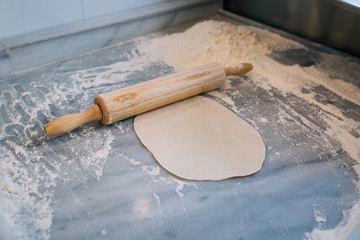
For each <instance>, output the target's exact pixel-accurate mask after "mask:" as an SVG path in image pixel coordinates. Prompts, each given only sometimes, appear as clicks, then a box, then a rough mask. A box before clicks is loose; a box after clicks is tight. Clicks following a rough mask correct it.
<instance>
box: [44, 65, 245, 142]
mask: <svg viewBox="0 0 360 240" xmlns="http://www.w3.org/2000/svg"><path fill="white" fill-rule="evenodd" d="M251 69H252V65H251V64H249V63H241V64H237V65H234V66H232V67H227V68H224V67H223V66H221V65H220V64H218V63H210V64H206V65H203V66H200V67H196V68H193V69H190V70H187V71H184V72H179V73H174V74H171V75H168V76H165V77H160V78H156V79H153V80H150V81H147V82H143V83H139V84H136V85H132V86H129V87H125V88H122V89H118V90H114V91H111V92H108V93H103V94H100V95H97V96H96V97H95V100H94V105H93V106H92V107H90V108H89V109H87V110H86V111H84V112H80V113H75V114H70V115H66V116H63V117H60V118H58V119H55V120H54V121H52V122H50V123H48V124H46V125H45V127H44V130H45V133H46V135H48V136H55V135H59V134H62V133H65V132H68V131H71V130H73V129H75V128H77V127H79V126H81V125H82V124H84V123H87V122H91V121H95V120H99V121H101V123H102V124H104V125H108V124H111V123H113V122H117V121H120V120H122V119H125V118H128V117H131V116H135V115H137V114H140V113H143V112H146V111H149V110H152V109H155V108H158V107H162V106H164V105H167V104H170V103H173V102H176V101H179V100H182V99H185V98H188V97H192V96H194V95H197V94H200V93H202V92H206V91H210V90H213V89H216V88H219V87H221V86H222V85H223V84H224V82H225V79H226V76H227V75H240V74H245V73H247V72H249V71H250V70H251Z"/></svg>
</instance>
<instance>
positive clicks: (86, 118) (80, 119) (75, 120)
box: [44, 104, 102, 136]
mask: <svg viewBox="0 0 360 240" xmlns="http://www.w3.org/2000/svg"><path fill="white" fill-rule="evenodd" d="M101 119H102V112H101V109H100V107H99V106H98V105H96V104H95V105H93V106H92V107H90V108H89V109H87V110H85V111H83V112H80V113H74V114H70V115H66V116H63V117H60V118H57V119H55V120H54V121H52V122H49V123H48V124H46V125H45V126H44V130H45V133H46V135H47V136H55V135H59V134H63V133H66V132H69V131H71V130H74V129H75V128H77V127H80V126H81V125H83V124H84V123H88V122H91V121H95V120H101Z"/></svg>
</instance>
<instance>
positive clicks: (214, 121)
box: [134, 96, 265, 180]
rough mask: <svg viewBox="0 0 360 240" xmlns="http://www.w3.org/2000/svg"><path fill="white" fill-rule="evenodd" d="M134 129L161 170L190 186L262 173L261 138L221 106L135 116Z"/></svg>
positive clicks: (197, 101) (204, 103)
mask: <svg viewBox="0 0 360 240" xmlns="http://www.w3.org/2000/svg"><path fill="white" fill-rule="evenodd" d="M134 129H135V132H136V134H137V136H138V137H139V138H140V140H141V142H142V143H143V144H144V145H145V147H146V148H147V149H148V150H149V151H150V152H151V153H152V154H153V156H154V157H155V159H156V160H157V161H158V162H159V164H160V165H161V166H162V167H164V168H165V169H166V170H168V171H169V172H171V173H172V174H174V175H176V176H178V177H181V178H185V179H189V180H222V179H226V178H231V177H237V176H247V175H250V174H253V173H255V172H257V171H259V170H260V168H261V166H262V164H263V162H264V158H265V145H264V142H263V140H262V138H261V136H260V135H259V133H258V132H257V131H256V130H255V129H254V128H253V127H251V126H250V125H249V124H248V123H246V122H245V121H244V120H243V119H241V118H240V117H238V116H237V115H236V114H234V113H233V112H232V111H230V110H229V109H227V108H226V107H225V106H223V105H221V104H220V103H218V102H216V101H214V100H211V99H208V98H205V97H201V96H196V97H192V98H190V99H187V100H183V101H181V102H177V103H173V104H170V105H168V106H165V107H162V108H159V109H156V110H153V111H150V112H147V113H144V114H141V115H138V116H137V117H136V118H135V120H134Z"/></svg>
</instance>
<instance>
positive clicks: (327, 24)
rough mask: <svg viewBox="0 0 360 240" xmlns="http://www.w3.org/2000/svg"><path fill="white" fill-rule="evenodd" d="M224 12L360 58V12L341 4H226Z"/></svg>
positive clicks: (261, 0)
mask: <svg viewBox="0 0 360 240" xmlns="http://www.w3.org/2000/svg"><path fill="white" fill-rule="evenodd" d="M224 9H225V10H227V11H230V12H233V13H236V14H239V15H242V16H245V17H248V18H251V19H254V20H257V21H260V22H262V23H265V24H268V25H271V26H274V27H277V28H280V29H283V30H286V31H288V32H291V33H295V34H297V35H300V36H303V37H306V38H308V39H311V40H314V41H317V42H320V43H324V44H327V45H329V46H332V47H335V48H337V49H340V50H343V51H346V52H348V53H351V54H353V55H356V56H358V57H360V8H358V7H356V6H353V5H350V4H347V3H344V2H342V1H337V0H225V1H224Z"/></svg>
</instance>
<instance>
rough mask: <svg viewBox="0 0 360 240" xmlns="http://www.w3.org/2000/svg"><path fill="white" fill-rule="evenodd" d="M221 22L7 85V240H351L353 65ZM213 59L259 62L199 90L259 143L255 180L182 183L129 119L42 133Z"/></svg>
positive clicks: (356, 127)
mask: <svg viewBox="0 0 360 240" xmlns="http://www.w3.org/2000/svg"><path fill="white" fill-rule="evenodd" d="M215 20H216V21H214V20H210V21H205V22H200V23H197V24H196V25H194V26H192V27H191V28H188V29H187V30H186V28H185V29H177V33H173V34H170V35H166V34H153V35H150V36H146V37H143V38H139V39H135V40H132V41H128V42H124V43H121V44H117V45H114V46H111V47H107V48H103V49H99V50H97V51H93V52H89V53H86V54H83V55H78V56H76V57H72V58H69V59H66V60H63V61H60V62H55V63H50V64H47V65H44V66H40V67H37V68H33V69H30V70H28V71H26V72H22V73H18V74H13V75H10V76H8V77H5V78H1V79H0V129H1V130H0V239H118V238H120V239H140V238H142V239H144V238H145V239H171V238H174V239H199V238H201V239H264V236H266V239H331V238H333V239H345V238H346V237H347V236H348V235H349V234H350V233H351V231H352V230H353V229H354V228H355V227H356V226H357V225H358V224H359V222H360V217H359V215H360V202H359V199H360V198H359V187H360V183H359V174H360V167H359V162H360V89H359V88H360V80H359V79H360V78H359V77H360V61H359V59H357V58H354V57H351V56H348V55H345V54H342V53H339V52H336V51H333V50H331V49H328V48H326V47H323V46H321V45H317V44H313V43H309V42H305V41H303V40H301V42H299V41H296V40H290V39H289V38H286V37H284V36H280V35H278V34H276V33H273V32H271V31H269V30H266V29H261V28H257V27H253V26H249V25H243V24H241V23H240V22H236V21H235V22H234V20H230V19H227V18H225V17H216V18H215ZM230 22H231V23H230ZM185 30H186V31H185ZM285 35H286V34H285ZM287 37H289V36H287ZM290 37H291V36H290ZM293 39H294V38H293ZM208 62H219V63H221V64H223V65H225V66H226V65H231V64H233V63H236V62H250V63H252V64H253V65H254V69H253V71H251V72H250V73H248V74H247V75H245V76H240V77H236V76H231V77H228V79H227V81H226V84H225V85H224V86H223V88H221V89H219V90H215V91H212V92H209V93H206V94H204V96H206V97H209V98H212V99H214V100H216V101H218V102H220V103H221V104H223V105H225V106H226V107H228V108H230V109H231V110H232V111H234V112H235V113H236V114H238V115H239V116H240V117H242V118H243V119H245V120H246V121H247V122H248V123H249V124H250V125H252V126H253V127H255V128H256V129H257V130H258V131H259V133H260V134H261V136H262V137H263V140H264V142H265V145H266V148H267V153H266V159H265V162H264V165H263V168H262V170H261V171H260V172H258V173H256V174H254V175H251V176H249V177H244V178H233V179H229V180H225V181H219V182H211V181H200V182H199V181H185V180H182V179H179V178H176V177H174V176H172V175H171V174H169V173H168V172H166V170H164V169H162V168H161V167H159V165H158V164H157V162H156V161H155V160H154V158H153V157H152V155H151V154H150V153H149V152H148V151H147V150H146V149H145V148H144V147H143V146H142V145H141V143H140V141H139V140H138V139H137V137H136V135H135V133H134V131H133V126H132V122H133V118H130V119H126V120H124V121H121V122H118V123H114V124H112V125H110V126H101V125H100V123H97V122H94V123H90V124H88V125H85V126H83V127H81V128H79V129H77V130H75V131H73V132H71V133H68V134H64V135H61V136H58V137H53V138H47V137H45V135H44V132H43V130H42V126H43V125H44V124H46V123H47V122H49V121H50V120H53V119H55V118H57V117H60V116H62V115H65V114H69V113H75V112H79V111H82V110H85V109H87V108H88V107H89V106H91V105H92V102H93V98H94V97H95V95H97V94H100V93H103V92H107V91H110V90H115V89H118V88H121V87H125V86H128V85H132V84H135V83H139V82H142V81H146V80H150V79H153V78H156V77H159V76H164V75H166V74H169V73H173V72H175V71H180V70H184V69H187V68H191V67H194V66H198V65H200V64H205V63H208Z"/></svg>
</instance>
